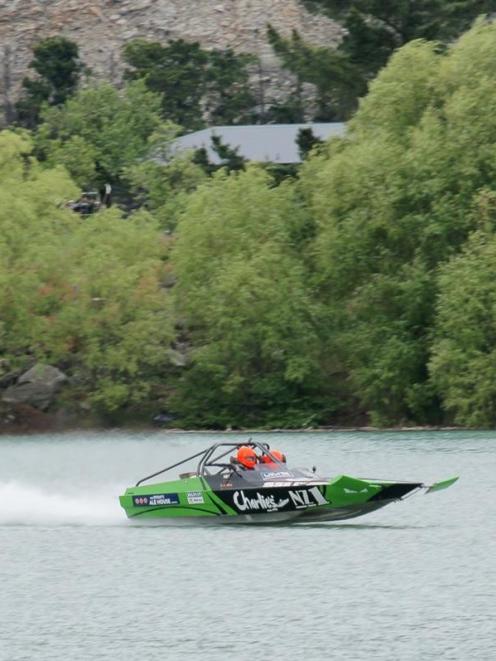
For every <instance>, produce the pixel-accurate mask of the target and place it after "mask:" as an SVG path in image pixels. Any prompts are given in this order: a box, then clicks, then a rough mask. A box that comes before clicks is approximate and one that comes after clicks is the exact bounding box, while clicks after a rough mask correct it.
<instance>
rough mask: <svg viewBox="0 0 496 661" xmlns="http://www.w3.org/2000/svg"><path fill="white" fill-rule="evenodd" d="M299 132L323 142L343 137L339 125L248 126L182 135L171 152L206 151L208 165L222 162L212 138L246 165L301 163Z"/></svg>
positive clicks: (334, 123)
mask: <svg viewBox="0 0 496 661" xmlns="http://www.w3.org/2000/svg"><path fill="white" fill-rule="evenodd" d="M300 129H312V132H313V134H314V136H315V137H317V138H320V139H321V140H326V139H328V138H331V137H334V136H338V137H339V136H342V135H344V132H345V124H344V123H342V122H329V123H317V124H313V123H309V124H253V125H251V126H214V127H212V128H208V129H203V130H202V131H196V132H195V133H189V134H188V135H183V136H181V137H180V138H177V140H175V142H174V145H173V152H175V153H178V152H183V151H186V150H188V149H199V148H201V147H203V148H205V149H206V150H207V152H208V158H209V161H210V162H211V163H214V164H221V163H222V160H221V159H220V158H219V156H218V155H217V153H216V152H215V151H214V150H213V149H212V140H211V138H212V136H213V135H217V136H219V137H220V139H221V142H222V144H223V145H227V146H229V147H231V148H233V149H234V148H238V154H239V155H240V156H242V157H243V158H245V159H247V160H249V161H259V162H270V163H300V161H301V157H300V154H299V151H298V145H297V144H296V138H297V137H298V132H299V130H300Z"/></svg>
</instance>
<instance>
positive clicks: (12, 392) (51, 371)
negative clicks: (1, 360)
mask: <svg viewBox="0 0 496 661" xmlns="http://www.w3.org/2000/svg"><path fill="white" fill-rule="evenodd" d="M66 381H67V376H66V375H65V374H64V373H63V372H61V371H60V370H59V369H57V368H56V367H52V366H51V365H43V364H42V363H38V364H36V365H34V367H32V368H31V369H29V370H28V371H27V372H24V374H21V376H20V377H19V378H18V379H17V383H15V384H14V385H11V386H9V387H8V388H7V389H6V390H5V391H4V393H3V395H2V401H3V402H5V403H6V404H29V405H30V406H34V407H35V408H37V409H39V410H41V411H44V410H46V409H47V408H48V407H49V406H50V404H51V403H52V402H53V399H54V397H55V394H56V393H57V391H58V390H59V389H60V387H61V386H62V384H63V383H65V382H66Z"/></svg>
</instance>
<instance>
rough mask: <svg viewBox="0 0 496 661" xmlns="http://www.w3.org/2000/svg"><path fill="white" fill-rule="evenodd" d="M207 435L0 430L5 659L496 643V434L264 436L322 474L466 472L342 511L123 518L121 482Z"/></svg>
mask: <svg viewBox="0 0 496 661" xmlns="http://www.w3.org/2000/svg"><path fill="white" fill-rule="evenodd" d="M223 438H225V437H223ZM236 438H240V440H243V438H246V435H240V436H238V437H236ZM214 440H216V437H215V436H214V435H212V434H198V435H194V434H184V435H181V434H169V435H167V434H163V433H158V432H154V433H142V434H132V433H118V432H116V433H110V434H103V435H102V434H97V433H94V434H84V435H83V434H77V433H73V434H64V435H56V436H53V437H48V436H46V437H36V436H35V437H29V438H26V439H23V438H19V437H17V438H11V439H9V438H2V439H0V585H1V586H2V599H1V600H0V622H1V623H2V626H1V635H0V639H1V645H0V661H21V659H22V660H29V661H31V660H35V661H37V660H38V659H41V660H45V659H46V660H47V661H62V660H64V661H66V660H67V659H71V661H87V660H89V659H99V660H103V661H115V660H116V659H119V660H121V659H122V660H124V661H127V660H128V659H129V660H131V659H133V661H134V660H135V659H136V658H138V659H146V661H155V660H157V661H158V660H159V659H160V661H162V660H163V659H165V660H166V661H167V660H168V659H170V660H172V661H175V660H176V659H181V660H183V659H186V660H188V659H198V658H202V659H205V660H206V661H214V660H215V661H217V660H218V659H220V658H227V659H241V660H243V659H246V660H248V659H249V660H250V661H251V660H255V661H256V660H258V659H260V660H262V659H288V658H298V657H301V658H305V659H310V661H313V660H319V659H329V658H344V657H348V656H351V657H352V658H353V659H354V660H358V661H361V660H362V659H363V660H365V659H380V660H382V659H384V660H386V659H388V660H389V659H401V660H402V661H403V660H406V661H409V660H411V661H418V659H422V660H424V659H429V660H431V659H432V660H434V659H435V660H436V661H437V660H438V659H460V660H463V661H466V660H468V659H477V660H478V659H481V660H486V659H487V660H489V659H492V658H496V642H495V636H494V633H493V629H494V623H493V607H494V594H495V590H496V561H495V560H494V558H495V557H496V539H495V537H496V536H495V535H494V530H493V523H492V522H493V519H494V513H493V511H492V509H493V507H492V501H491V499H490V498H488V494H491V493H492V492H493V491H494V489H495V487H496V484H495V482H496V470H495V469H496V461H495V449H496V435H495V434H491V433H485V432H477V433H469V432H437V433H436V432H434V433H427V432H411V433H387V434H380V433H378V432H375V433H363V432H361V433H334V434H318V433H308V434H304V433H299V434H274V435H272V436H271V435H261V440H268V441H269V442H272V444H273V446H276V447H278V448H281V449H283V450H284V451H285V453H286V454H287V455H288V460H289V461H290V463H292V464H296V465H312V464H317V466H318V470H319V472H321V473H323V474H328V475H333V474H338V473H346V474H351V475H368V476H372V477H375V478H382V479H398V480H415V481H416V480H419V481H423V482H434V481H437V480H440V479H443V478H446V477H449V476H451V475H456V474H460V475H461V478H462V479H461V480H460V481H459V482H458V483H457V484H456V485H454V486H453V487H451V488H450V489H448V490H446V491H442V492H440V493H435V494H430V495H423V494H419V495H417V496H415V497H412V498H411V499H408V500H406V501H405V502H402V503H397V504H393V505H391V506H388V507H386V508H384V509H381V510H378V511H377V512H374V513H372V514H369V515H366V516H365V517H363V518H361V519H356V520H354V521H353V522H346V521H344V522H339V523H336V522H335V523H323V522H320V523H316V522H314V523H302V524H298V525H288V524H278V525H274V526H267V525H260V526H217V525H209V526H196V525H191V524H188V525H181V526H177V525H168V526H157V527H143V526H134V525H132V524H131V523H130V522H128V521H127V519H126V518H125V516H124V514H123V512H122V511H121V509H120V507H119V505H118V501H117V497H118V495H119V493H120V492H122V490H123V489H124V488H125V487H127V486H129V485H130V484H133V483H135V482H136V481H137V480H138V479H139V478H140V477H143V475H147V474H149V473H151V472H154V471H155V470H157V469H159V468H160V467H162V466H166V465H168V464H171V463H174V461H177V460H179V459H181V458H182V457H183V456H187V455H188V454H193V453H195V452H197V451H198V450H200V449H201V448H202V447H204V446H207V445H209V444H210V443H212V442H213V441H214Z"/></svg>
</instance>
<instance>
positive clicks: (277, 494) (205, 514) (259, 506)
mask: <svg viewBox="0 0 496 661" xmlns="http://www.w3.org/2000/svg"><path fill="white" fill-rule="evenodd" d="M422 486H423V485H422V484H421V483H418V482H384V481H373V480H362V479H357V478H352V477H349V476H345V475H341V476H338V477H336V478H333V479H330V480H326V481H323V480H322V479H319V480H315V479H314V480H312V479H308V480H306V481H293V482H291V481H288V482H286V483H284V482H280V481H279V482H278V481H270V480H267V481H266V482H265V483H264V484H262V485H254V486H249V485H248V486H247V485H242V486H237V485H233V484H224V485H222V484H220V483H215V482H213V483H212V482H211V483H209V481H208V480H206V479H205V478H200V477H197V476H195V477H191V478H187V479H183V480H176V481H173V482H164V483H159V484H153V485H147V486H140V487H133V488H131V489H127V491H126V492H125V494H124V495H123V496H121V497H120V502H121V505H122V507H123V508H124V510H125V511H126V514H127V516H128V518H129V519H130V520H131V521H132V523H133V524H140V525H141V524H146V525H155V524H167V523H215V524H278V523H281V524H287V523H308V522H325V521H342V520H345V519H351V518H355V517H358V516H363V515H365V514H368V513H370V512H373V511H375V510H377V509H380V508H382V507H384V506H385V505H388V504H390V503H392V502H394V501H397V500H401V498H403V497H404V496H406V495H407V494H410V493H412V492H413V491H415V490H417V489H419V488H421V487H422Z"/></svg>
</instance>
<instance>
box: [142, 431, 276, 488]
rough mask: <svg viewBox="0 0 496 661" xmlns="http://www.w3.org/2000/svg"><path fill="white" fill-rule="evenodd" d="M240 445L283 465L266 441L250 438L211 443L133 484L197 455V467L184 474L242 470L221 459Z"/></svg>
mask: <svg viewBox="0 0 496 661" xmlns="http://www.w3.org/2000/svg"><path fill="white" fill-rule="evenodd" d="M242 446H244V447H249V448H253V449H254V450H255V451H256V450H259V451H260V452H261V453H262V454H265V455H268V456H269V457H270V458H271V459H272V461H273V462H274V463H275V464H279V465H281V466H285V464H284V463H283V462H282V461H281V460H280V459H278V458H277V457H274V455H273V454H272V453H271V452H270V445H269V444H268V443H260V442H259V441H253V440H252V439H249V440H248V441H246V442H244V443H233V442H230V443H214V444H213V445H211V446H210V447H208V448H206V449H205V450H202V451H201V452H197V453H196V454H193V455H191V456H190V457H186V459H182V460H181V461H178V462H177V463H175V464H172V465H171V466H167V468H162V470H159V471H157V472H156V473H152V474H151V475H147V476H146V477H142V478H141V480H138V482H136V485H135V486H137V487H139V485H140V484H143V482H146V481H147V480H151V479H152V478H153V477H157V475H162V473H167V471H170V470H172V469H173V468H176V467H177V466H181V465H182V464H185V463H186V462H188V461H191V460H192V459H196V458H197V457H200V459H199V461H198V466H197V469H196V471H195V472H194V473H189V474H186V475H187V476H188V477H193V476H199V477H212V476H213V475H219V474H221V473H224V472H227V473H237V472H243V471H244V470H245V469H244V468H243V467H242V466H240V465H239V464H237V463H236V462H233V461H231V460H229V461H221V460H222V459H224V458H225V457H226V456H227V455H228V454H230V453H231V452H233V451H236V450H238V449H239V448H240V447H242ZM225 448H227V450H226V449H225ZM210 468H214V469H215V468H218V469H219V470H217V471H213V472H211V471H210V470H209V469H210Z"/></svg>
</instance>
